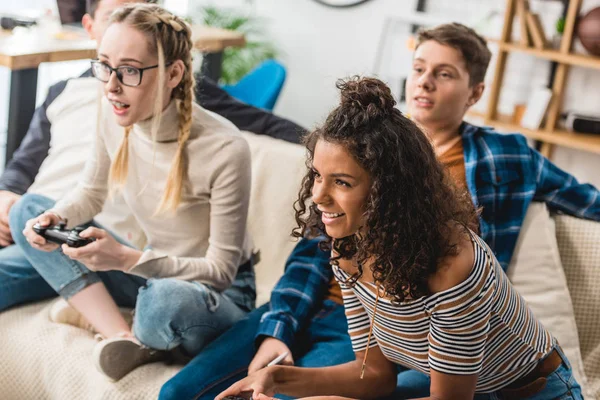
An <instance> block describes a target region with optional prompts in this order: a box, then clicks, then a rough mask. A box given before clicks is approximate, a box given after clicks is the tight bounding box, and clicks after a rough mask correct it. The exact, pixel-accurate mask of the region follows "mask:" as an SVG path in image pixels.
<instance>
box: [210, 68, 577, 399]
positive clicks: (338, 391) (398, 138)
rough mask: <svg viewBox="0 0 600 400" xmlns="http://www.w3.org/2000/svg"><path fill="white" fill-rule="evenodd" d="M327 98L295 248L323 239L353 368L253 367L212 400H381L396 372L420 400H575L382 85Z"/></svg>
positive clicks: (456, 195) (470, 215)
mask: <svg viewBox="0 0 600 400" xmlns="http://www.w3.org/2000/svg"><path fill="white" fill-rule="evenodd" d="M338 88H339V89H340V90H341V104H340V105H339V106H338V107H337V108H336V109H335V110H334V111H333V112H331V114H330V115H329V117H328V118H327V120H326V122H325V124H324V125H323V126H322V127H321V128H318V129H316V130H315V131H313V132H312V133H310V134H309V135H308V136H307V137H306V145H307V148H308V166H309V167H310V169H309V172H308V173H307V175H306V176H305V178H304V181H303V183H302V188H301V190H300V195H299V201H298V202H297V204H296V220H297V222H298V225H299V226H298V228H297V229H296V230H295V234H296V235H297V236H305V235H306V236H309V237H311V236H312V237H314V236H319V235H324V236H325V238H326V239H325V240H324V241H323V242H322V245H323V246H326V247H328V248H329V249H330V250H331V252H332V259H331V260H332V264H333V270H334V274H335V276H336V279H337V280H338V282H339V283H340V286H341V287H342V294H343V298H344V305H345V308H346V316H347V319H348V330H349V333H350V336H351V339H352V345H353V349H354V352H355V354H356V360H355V361H352V362H349V363H346V364H341V365H337V366H333V367H326V368H297V367H291V366H270V367H266V368H264V369H261V370H259V371H257V372H255V373H253V374H251V375H249V377H248V378H246V379H244V380H242V381H240V382H238V383H236V384H234V385H233V386H231V387H230V388H229V389H228V390H226V391H225V392H223V393H222V394H221V395H220V396H219V398H222V396H225V395H232V394H240V393H249V392H251V393H252V394H253V398H254V399H257V398H263V396H264V395H268V396H270V395H273V394H275V393H281V394H285V395H292V396H314V395H322V396H333V395H337V396H346V397H349V398H360V399H368V398H381V397H384V396H388V395H390V394H391V393H392V392H393V391H394V389H395V387H396V376H397V370H396V366H397V365H403V366H407V367H409V368H411V369H415V370H418V371H421V372H423V373H425V374H427V375H430V377H431V387H430V393H431V398H432V399H452V400H455V399H473V398H474V397H475V398H476V399H480V398H481V399H497V398H510V399H521V398H532V399H555V398H562V397H561V396H566V395H569V396H574V397H569V398H581V394H580V388H579V385H578V384H577V383H576V382H575V381H574V379H573V378H572V375H571V370H570V366H569V363H568V360H567V359H566V357H565V356H564V354H563V353H562V351H561V349H560V347H559V346H558V344H557V343H556V341H555V340H554V338H553V337H552V335H551V334H550V333H549V332H548V331H547V330H546V329H545V328H544V327H543V326H542V325H541V324H540V323H539V322H538V321H537V320H536V318H535V316H534V315H533V314H532V313H531V311H530V310H529V309H528V308H527V306H526V304H525V301H524V300H523V299H522V298H521V297H520V295H519V294H518V293H517V292H516V291H515V290H514V289H513V287H512V286H511V284H510V282H509V281H508V279H507V277H506V275H505V274H504V272H503V271H502V268H501V267H500V264H499V263H498V261H497V260H496V258H495V256H494V254H493V252H492V251H491V250H490V248H489V247H488V246H487V245H486V244H485V242H484V241H483V240H481V239H480V238H479V237H478V236H477V234H476V229H477V212H476V210H475V208H474V206H473V205H472V202H471V200H470V198H469V197H467V195H466V194H460V193H461V192H460V191H458V190H456V189H455V188H454V186H453V185H452V184H451V183H450V181H449V179H448V178H447V176H446V175H445V173H444V170H443V167H442V166H441V165H440V163H439V162H438V161H437V159H436V157H435V154H434V151H433V148H432V146H431V143H430V142H429V140H428V138H427V136H426V135H425V134H424V133H423V132H422V131H421V130H420V129H419V127H418V126H417V125H416V124H415V123H413V122H412V121H410V120H409V119H407V118H406V117H405V116H404V115H402V113H401V112H400V111H399V110H397V109H396V108H395V107H394V105H395V101H394V100H393V97H392V95H391V92H390V90H389V88H388V87H387V86H385V85H384V84H383V83H382V82H381V81H379V80H377V79H371V78H363V79H361V78H358V77H356V78H353V79H350V80H347V81H341V82H339V83H338ZM530 396H533V397H530Z"/></svg>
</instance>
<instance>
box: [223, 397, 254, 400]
mask: <svg viewBox="0 0 600 400" xmlns="http://www.w3.org/2000/svg"><path fill="white" fill-rule="evenodd" d="M223 400H248V399H247V398H245V397H240V396H225V397H223ZM250 400H251V399H250Z"/></svg>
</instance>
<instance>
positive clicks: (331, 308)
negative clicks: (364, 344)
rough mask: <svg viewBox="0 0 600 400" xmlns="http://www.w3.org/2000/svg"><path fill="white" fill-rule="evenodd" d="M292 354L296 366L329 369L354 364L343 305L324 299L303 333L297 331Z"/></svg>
mask: <svg viewBox="0 0 600 400" xmlns="http://www.w3.org/2000/svg"><path fill="white" fill-rule="evenodd" d="M295 347H296V349H295V350H296V351H294V356H295V360H296V362H295V364H296V365H297V366H299V367H306V368H312V367H328V366H331V365H338V364H343V363H346V362H350V361H353V360H354V359H355V358H356V357H355V355H354V352H353V351H352V342H351V341H350V336H348V323H347V322H346V314H345V311H344V306H343V305H341V304H337V303H335V302H333V301H331V300H325V301H324V302H323V306H322V308H321V310H319V312H317V314H316V315H315V316H314V317H313V318H312V320H311V323H310V325H309V326H308V327H307V328H306V330H305V331H302V332H299V333H298V336H297V338H296V346H295Z"/></svg>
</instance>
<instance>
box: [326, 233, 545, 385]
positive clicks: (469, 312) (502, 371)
mask: <svg viewBox="0 0 600 400" xmlns="http://www.w3.org/2000/svg"><path fill="white" fill-rule="evenodd" d="M471 236H472V242H473V248H474V250H475V262H474V265H473V269H472V270H471V272H470V274H469V276H468V277H467V279H466V280H465V281H463V282H461V283H460V284H458V285H457V286H455V287H453V288H450V289H448V290H445V291H442V292H438V293H435V294H433V295H431V296H425V297H421V298H419V299H415V300H410V301H406V302H403V303H400V304H392V302H391V301H390V300H388V299H386V298H385V297H381V298H380V299H379V301H378V305H377V310H376V313H375V314H376V315H375V317H374V319H373V333H372V337H371V341H370V347H374V346H379V347H380V349H381V351H382V352H383V354H384V355H385V357H386V358H387V359H389V360H390V361H392V362H394V363H396V364H401V365H404V366H406V367H408V368H412V369H415V370H418V371H421V372H423V373H425V374H428V375H429V373H430V371H431V370H435V371H438V372H441V373H446V374H454V375H472V374H478V375H479V377H478V380H477V387H476V392H479V393H482V392H483V393H485V392H493V391H496V390H498V389H501V388H503V387H505V386H507V385H508V384H509V383H511V382H513V381H515V380H516V379H518V378H520V377H522V376H524V375H526V374H527V373H529V372H530V371H531V370H532V369H533V368H534V367H535V365H536V363H537V361H538V360H539V359H541V358H542V357H543V356H544V355H546V354H548V353H549V352H550V350H551V349H552V346H553V338H552V336H551V335H550V333H549V332H548V331H547V330H546V329H545V328H544V327H543V326H542V324H541V323H540V322H539V321H538V320H537V319H536V318H535V317H534V316H533V313H532V312H531V310H530V309H529V308H528V307H527V305H526V304H525V301H524V300H523V298H522V297H521V296H520V295H519V294H518V293H517V291H516V290H515V289H514V288H513V287H512V285H511V284H510V282H509V281H508V278H507V277H506V275H505V274H504V271H502V268H501V267H500V264H499V263H498V261H497V260H496V258H495V257H494V256H493V254H492V251H491V250H490V248H489V247H488V246H487V244H486V243H485V242H484V241H483V240H482V239H481V238H479V237H478V236H477V235H475V234H472V235H471ZM333 270H334V273H335V277H336V279H337V280H338V282H339V283H340V286H341V288H342V295H343V298H344V306H345V308H346V316H347V319H348V331H349V333H350V336H351V338H352V347H353V349H354V351H355V352H357V351H364V350H365V349H366V348H367V338H368V336H369V328H370V323H371V319H372V318H373V309H374V306H375V302H376V298H377V289H376V286H375V285H374V284H372V283H365V282H361V281H358V282H357V283H356V284H354V285H353V286H350V285H348V284H347V283H345V282H346V281H347V280H348V278H349V275H348V274H347V273H346V272H345V271H344V270H342V269H341V268H339V267H337V266H333Z"/></svg>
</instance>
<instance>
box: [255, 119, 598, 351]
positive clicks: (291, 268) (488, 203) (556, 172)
mask: <svg viewBox="0 0 600 400" xmlns="http://www.w3.org/2000/svg"><path fill="white" fill-rule="evenodd" d="M461 132H462V137H463V151H464V159H465V174H466V182H467V187H468V189H469V192H470V193H471V197H472V198H473V202H474V203H475V204H476V205H477V206H479V207H482V214H481V217H480V228H481V237H482V238H483V239H484V240H485V241H486V242H487V243H488V244H489V246H490V247H491V248H492V249H493V250H494V252H495V253H496V257H497V258H498V261H499V262H500V264H501V265H502V267H503V268H504V269H505V270H506V268H507V267H508V264H509V262H510V259H511V257H512V253H513V251H514V249H515V245H516V242H517V237H518V235H519V231H520V230H521V225H522V224H523V220H524V218H525V213H526V211H527V208H528V207H529V204H530V203H531V202H532V201H540V202H544V203H546V204H547V206H548V208H549V209H550V210H553V211H557V212H564V213H566V214H570V215H574V216H577V217H581V218H586V219H592V220H596V221H600V192H598V190H597V189H596V188H595V187H593V186H592V185H589V184H579V183H578V182H577V180H576V179H575V178H574V177H573V176H571V175H569V174H567V173H566V172H564V171H562V170H561V169H559V168H558V167H556V166H555V165H554V164H552V162H550V161H549V160H548V159H546V158H545V157H543V156H542V155H541V154H540V153H538V152H537V151H536V150H534V149H532V148H530V147H529V146H528V144H527V140H526V139H525V137H524V136H523V135H519V134H499V133H497V132H495V131H494V130H493V129H491V128H487V127H478V126H474V125H470V124H467V123H463V125H462V127H461ZM318 242H319V240H318V239H313V240H301V241H300V242H299V243H298V245H297V246H296V248H295V249H294V251H293V252H292V254H291V255H290V257H289V259H288V261H287V264H286V271H285V273H284V275H283V277H282V278H281V279H280V280H279V282H278V283H277V285H276V286H275V288H274V290H273V292H272V294H271V309H270V311H268V312H266V313H265V314H264V315H263V317H262V319H261V324H260V326H259V330H258V333H257V336H256V337H257V339H260V338H262V337H265V336H271V337H275V338H277V339H279V340H281V341H283V342H284V343H286V344H287V345H288V347H290V346H291V345H292V344H293V341H294V337H295V335H296V333H298V332H299V331H300V330H301V329H302V328H303V327H304V326H306V325H305V324H306V323H307V322H308V320H309V319H311V318H312V316H313V315H314V313H315V312H316V310H318V308H319V307H320V305H321V303H322V301H323V299H324V297H325V296H326V294H327V288H328V283H329V280H330V279H331V276H332V271H331V268H330V267H329V255H328V254H327V253H325V252H323V251H321V250H319V249H318V247H317V243H318Z"/></svg>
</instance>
